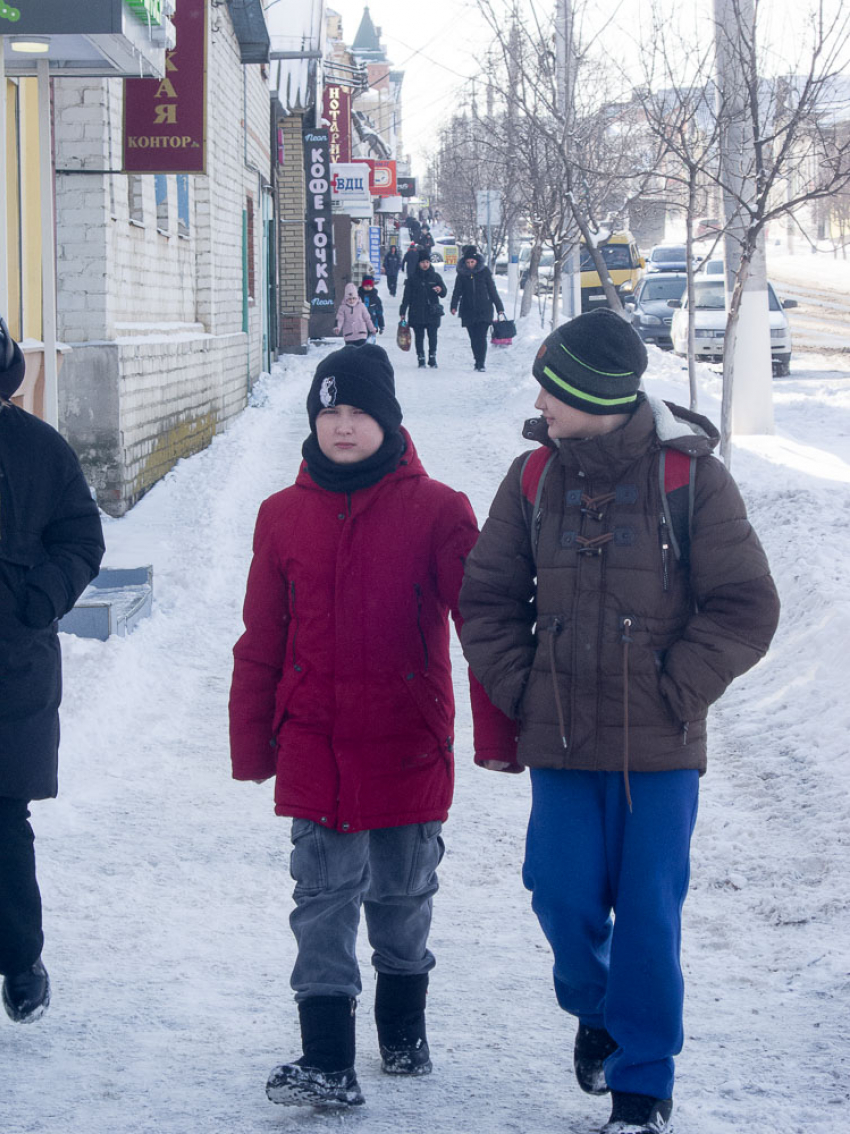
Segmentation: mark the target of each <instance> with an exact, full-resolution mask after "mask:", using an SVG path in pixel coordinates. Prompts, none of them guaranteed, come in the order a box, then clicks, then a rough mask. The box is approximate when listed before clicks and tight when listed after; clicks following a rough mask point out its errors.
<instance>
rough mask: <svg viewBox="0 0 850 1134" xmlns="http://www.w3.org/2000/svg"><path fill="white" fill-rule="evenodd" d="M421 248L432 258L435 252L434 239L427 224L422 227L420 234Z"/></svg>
mask: <svg viewBox="0 0 850 1134" xmlns="http://www.w3.org/2000/svg"><path fill="white" fill-rule="evenodd" d="M419 247H420V248H424V250H425V251H426V252H427V253H428V255H429V256H430V255H431V253H432V252H433V251H434V237H433V236H432V235H431V230H430V228H429V227H428V225H427V224H423V225H422V232H421V233H420V234H419Z"/></svg>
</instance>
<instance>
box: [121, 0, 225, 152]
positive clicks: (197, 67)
mask: <svg viewBox="0 0 850 1134" xmlns="http://www.w3.org/2000/svg"><path fill="white" fill-rule="evenodd" d="M174 27H175V29H176V31H177V46H176V47H175V48H174V49H173V50H172V51H167V52H166V53H165V74H164V75H163V77H162V78H161V79H125V80H124V171H125V172H126V173H206V171H207V168H206V166H207V147H206V132H207V0H180V3H179V4H178V5H177V12H176V15H175V16H174Z"/></svg>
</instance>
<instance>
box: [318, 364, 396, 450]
mask: <svg viewBox="0 0 850 1134" xmlns="http://www.w3.org/2000/svg"><path fill="white" fill-rule="evenodd" d="M338 405H344V406H356V407H357V408H358V409H361V410H363V412H364V413H368V414H369V416H370V417H374V419H375V421H377V423H378V424H379V425H380V426H381V428H382V429H383V431H384V432H385V433H396V432H398V429H399V427H400V425H401V419H402V413H401V406H400V405H399V404H398V402H397V401H396V396H395V377H394V374H393V368H392V363H391V362H390V360H389V357H388V356H387V352H386V351H385V350H384V348H383V347H379V346H373V345H372V344H371V343H365V344H364V345H363V346H361V347H354V346H346V347H343V348H342V350H335V351H334V352H333V354H329V355H328V356H327V358H323V359H322V361H321V362H320V363H319V365H318V366H317V368H316V373H315V375H314V376H313V384H312V385H311V386H310V393H309V394H308V395H307V415H308V417H309V418H310V429H312V430H313V431H315V428H316V418H317V417H318V415H319V411H320V410H323V409H329V408H330V407H331V406H338Z"/></svg>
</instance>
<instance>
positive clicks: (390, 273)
mask: <svg viewBox="0 0 850 1134" xmlns="http://www.w3.org/2000/svg"><path fill="white" fill-rule="evenodd" d="M400 271H401V257H400V256H399V254H398V248H396V246H395V244H391V245H390V250H389V252H387V254H386V256H385V257H384V273H385V274H386V277H387V288H388V290H389V293H390V295H392V296H394V295H395V293H396V288H397V287H398V273H399V272H400Z"/></svg>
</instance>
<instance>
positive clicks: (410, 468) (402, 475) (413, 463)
mask: <svg viewBox="0 0 850 1134" xmlns="http://www.w3.org/2000/svg"><path fill="white" fill-rule="evenodd" d="M399 433H400V434H401V435H402V437H403V438H404V442H405V450H404V455H403V456H402V458H401V461H400V462H399V465H398V468H396V469H395V470H394V471H393V472H391V473H387V475H386V476H384V477H382V478H381V479H380V480H379V481H378V483H377V484H373V485H372V486H371V487H370V488H362V489H359V490H358V491H360V492H361V493H365V492H372V491H374V489H376V488H378V487H380V485H382V484H385V483H386V482H387V481H388V480H401V479H406V478H408V477H412V476H427V475H428V474H427V473H426V471H425V467H424V465H423V464H422V461H421V460H420V459H419V454H418V453H417V452H416V446H415V445H414V444H413V439H412V438H411V436H410V434H409V433H408V432H407V430H406V429H405V428H404V426H403V425H402V426H401V428H400V429H399ZM295 483H296V484H297V485H298V487H299V488H308V489H310V490H311V491H313V492H327V491H328V489H327V488H321V487H320V486H319V485H318V484H316V482H315V481H314V480H313V478H312V477H311V476H310V474H309V473H308V472H307V462H306V461H302V462H301V467H300V468H299V470H298V476H297V477H296V478H295Z"/></svg>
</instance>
